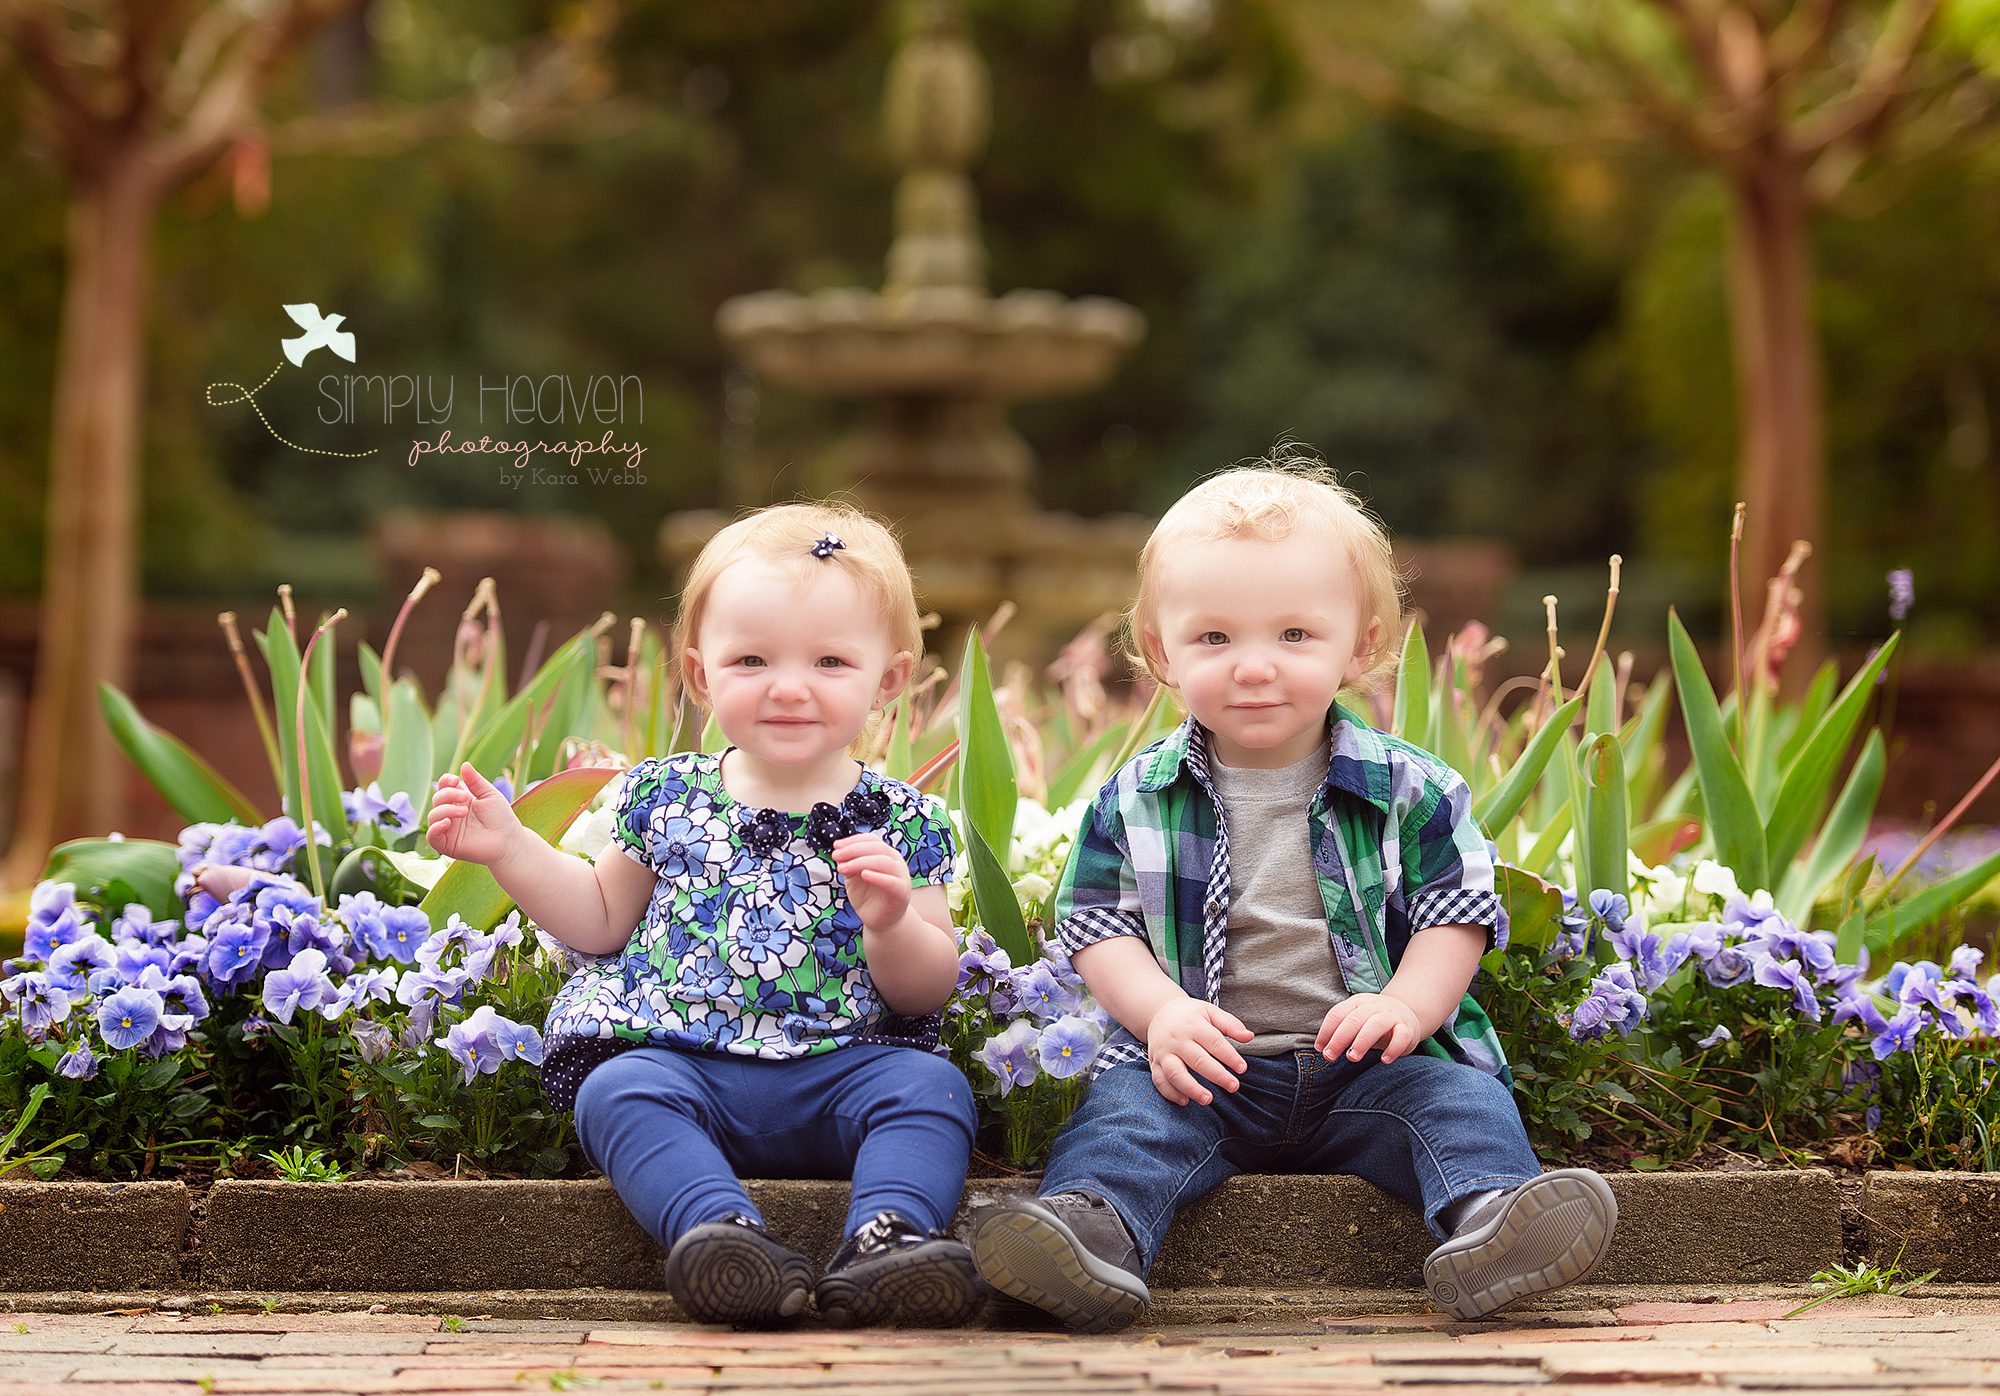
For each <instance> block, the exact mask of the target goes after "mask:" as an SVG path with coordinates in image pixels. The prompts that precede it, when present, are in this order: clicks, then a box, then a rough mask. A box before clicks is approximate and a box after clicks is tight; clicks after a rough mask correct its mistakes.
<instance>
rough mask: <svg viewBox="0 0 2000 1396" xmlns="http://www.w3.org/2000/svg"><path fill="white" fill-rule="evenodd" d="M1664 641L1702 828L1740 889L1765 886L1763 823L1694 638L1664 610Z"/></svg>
mask: <svg viewBox="0 0 2000 1396" xmlns="http://www.w3.org/2000/svg"><path fill="white" fill-rule="evenodd" d="M1667 643H1668V647H1669V649H1670V650H1671V651H1672V655H1673V667H1674V687H1675V688H1676V689H1678V690H1679V692H1680V698H1681V716H1682V718H1683V719H1684V720H1685V721H1686V723H1687V731H1688V745H1689V746H1690V747H1691V748H1692V749H1693V751H1694V768H1695V772H1696V779H1697V781H1698V782H1699V783H1700V786H1701V800H1702V808H1703V809H1704V810H1706V811H1707V813H1708V819H1707V825H1708V832H1709V837H1710V839H1711V840H1712V841H1713V842H1714V844H1715V856H1716V857H1717V858H1718V859H1719V860H1720V861H1721V862H1722V863H1723V865H1724V866H1725V867H1727V868H1729V869H1730V870H1731V871H1732V872H1734V873H1735V874H1736V878H1737V881H1738V883H1739V884H1740V885H1741V886H1742V888H1743V890H1744V891H1746V892H1748V891H1753V890H1755V889H1757V888H1760V887H1768V886H1769V885H1770V879H1769V878H1768V877H1767V875H1766V873H1765V858H1764V822H1763V820H1762V819H1761V818H1760V817H1759V816H1758V813H1757V803H1756V801H1755V800H1754V799H1752V798H1751V795H1750V785H1749V782H1748V781H1746V780H1745V779H1744V777H1743V767H1742V766H1741V765H1740V764H1738V762H1737V760H1736V753H1735V752H1733V751H1731V750H1730V749H1729V741H1728V739H1727V738H1726V737H1725V736H1724V735H1723V732H1722V717H1721V714H1720V712H1719V711H1718V710H1717V708H1716V702H1715V689H1714V688H1713V687H1711V686H1710V685H1709V682H1708V673H1707V671H1706V670H1705V669H1703V668H1702V666H1701V657H1700V655H1698V654H1697V653H1696V652H1695V648H1694V641H1693V640H1691V639H1689V638H1688V633H1687V628H1686V627H1685V626H1683V625H1682V624H1681V619H1680V616H1679V615H1677V614H1676V613H1674V612H1673V611H1671V610H1670V611H1668V612H1667Z"/></svg>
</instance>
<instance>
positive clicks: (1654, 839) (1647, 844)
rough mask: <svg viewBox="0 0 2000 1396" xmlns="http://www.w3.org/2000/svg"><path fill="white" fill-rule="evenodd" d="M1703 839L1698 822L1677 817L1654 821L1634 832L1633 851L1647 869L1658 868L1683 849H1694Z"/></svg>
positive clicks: (1642, 825)
mask: <svg viewBox="0 0 2000 1396" xmlns="http://www.w3.org/2000/svg"><path fill="white" fill-rule="evenodd" d="M1700 837H1701V824H1700V822H1699V821H1697V820H1693V819H1687V818H1682V817H1676V818H1673V819H1654V820H1649V821H1648V822H1646V823H1644V824H1641V825H1640V826H1639V827H1638V828H1636V829H1634V830H1633V831H1632V839H1631V841H1632V851H1633V852H1634V853H1636V854H1638V855H1639V861H1640V862H1642V863H1644V864H1645V865H1646V866H1647V867H1650V868H1656V867H1659V866H1660V865H1661V864H1663V863H1665V862H1666V861H1667V859H1669V858H1671V857H1673V856H1674V855H1675V854H1676V853H1678V852H1680V851H1681V850H1682V849H1683V848H1692V847H1693V846H1694V843H1695V840H1697V839H1699V838H1700Z"/></svg>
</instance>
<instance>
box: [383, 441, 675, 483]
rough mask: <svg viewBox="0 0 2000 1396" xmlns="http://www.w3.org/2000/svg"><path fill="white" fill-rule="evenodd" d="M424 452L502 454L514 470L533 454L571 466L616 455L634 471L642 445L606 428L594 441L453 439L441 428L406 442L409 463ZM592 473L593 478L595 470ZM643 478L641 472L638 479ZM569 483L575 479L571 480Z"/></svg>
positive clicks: (643, 453)
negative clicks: (432, 438) (433, 436)
mask: <svg viewBox="0 0 2000 1396" xmlns="http://www.w3.org/2000/svg"><path fill="white" fill-rule="evenodd" d="M424 456H506V457H509V459H508V460H507V461H506V462H505V464H507V465H510V466H512V467H513V468H514V469H515V470H525V469H527V468H528V466H529V464H530V463H532V462H534V461H535V460H536V458H537V457H542V458H544V459H545V460H550V461H552V460H561V459H564V458H567V459H568V461H569V464H570V468H571V469H575V468H576V467H577V466H579V465H581V464H582V463H583V459H584V457H585V456H602V457H620V458H622V461H621V465H622V468H623V469H624V470H626V471H628V472H637V470H638V469H639V463H640V461H642V460H644V459H645V456H646V448H645V447H644V446H641V445H640V444H639V443H638V442H636V441H616V442H614V441H613V440H612V439H611V433H610V432H608V431H607V432H605V433H604V435H603V436H602V437H601V438H599V439H598V440H596V441H496V440H495V439H494V438H492V437H490V436H482V437H480V438H479V439H478V440H477V441H475V440H473V439H472V438H471V437H467V438H466V439H465V440H463V441H453V440H452V439H451V433H450V432H448V431H441V432H439V433H438V435H437V440H435V441H426V440H424V439H423V438H422V437H419V438H417V439H416V440H415V441H412V442H411V443H410V461H409V463H410V464H411V465H415V464H416V463H417V461H418V460H419V459H420V458H421V457H424ZM592 475H593V478H595V476H596V472H592ZM643 480H644V477H643V476H641V477H640V482H643ZM569 483H571V484H574V483H576V482H575V481H573V480H572V481H569ZM600 483H602V482H600Z"/></svg>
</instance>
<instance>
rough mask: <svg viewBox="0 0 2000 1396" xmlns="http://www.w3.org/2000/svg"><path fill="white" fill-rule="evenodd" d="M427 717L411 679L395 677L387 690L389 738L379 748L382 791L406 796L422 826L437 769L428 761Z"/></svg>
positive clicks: (429, 738) (428, 735)
mask: <svg viewBox="0 0 2000 1396" xmlns="http://www.w3.org/2000/svg"><path fill="white" fill-rule="evenodd" d="M432 760H433V749H432V747H431V719H430V714H429V713H427V712H425V711H424V698H423V694H422V692H421V691H419V689H418V688H417V685H416V683H415V681H414V680H411V679H397V680H396V682H395V683H394V684H393V685H391V687H390V689H389V737H388V741H387V742H386V743H384V745H383V747H382V776H381V780H382V793H383V794H384V795H393V794H395V793H396V792H397V791H401V792H402V793H403V794H405V795H408V796H409V797H410V804H411V806H412V807H413V808H415V810H416V812H417V824H418V826H419V827H422V825H423V823H424V816H425V815H426V814H428V813H429V812H430V807H431V791H432V786H433V783H434V782H435V781H436V779H437V777H438V776H439V775H440V774H441V772H439V771H437V770H436V769H435V768H434V767H433V766H432V764H431V762H432Z"/></svg>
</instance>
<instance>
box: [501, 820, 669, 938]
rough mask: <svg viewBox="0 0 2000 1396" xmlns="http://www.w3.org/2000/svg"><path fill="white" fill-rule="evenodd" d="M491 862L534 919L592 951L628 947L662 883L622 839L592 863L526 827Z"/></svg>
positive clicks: (503, 883) (607, 846) (508, 890)
mask: <svg viewBox="0 0 2000 1396" xmlns="http://www.w3.org/2000/svg"><path fill="white" fill-rule="evenodd" d="M488 866H489V867H490V868H491V869H492V872H493V880H494V881H496V882H498V883H499V884H500V887H501V889H502V890H503V891H505V892H506V893H507V895H508V896H510V897H512V898H513V899H514V900H515V901H516V902H518V903H520V906H521V910H522V911H523V912H524V913H525V914H526V915H527V917H528V919H529V920H530V921H533V922H534V923H535V924H536V925H538V926H540V927H541V928H542V929H543V930H545V931H547V932H548V933H549V934H550V935H552V936H554V937H555V938H556V939H557V940H559V941H561V942H562V943H563V944H565V945H567V946H569V947H570V948H571V949H573V950H578V951H581V952H582V953H584V954H586V955H609V954H612V953H614V952H616V951H619V950H623V949H624V948H625V943H626V942H627V941H629V940H630V939H631V938H632V932H633V930H634V929H635V928H636V927H637V926H638V924H639V921H640V918H642V917H643V916H645V914H646V904H647V903H648V902H649V901H651V900H652V897H653V887H654V885H655V884H656V883H657V882H658V881H659V875H658V874H657V873H655V872H654V871H653V870H652V869H651V868H649V867H647V866H646V865H645V864H643V863H640V862H638V861H637V860H636V859H634V858H633V857H632V856H631V855H630V854H628V853H627V852H626V851H625V850H624V848H623V847H622V846H620V845H619V843H618V841H617V840H616V839H613V840H612V841H611V842H610V843H607V844H605V845H604V849H603V851H602V852H600V853H599V854H598V855H597V865H596V866H595V867H592V866H591V865H590V864H588V863H586V862H584V861H583V860H582V859H581V858H575V857H572V856H570V855H569V854H567V853H564V852H563V851H562V850H561V849H559V848H556V847H555V846H554V845H552V844H550V843H549V842H548V841H547V840H545V839H543V838H542V837H541V836H540V835H539V834H536V833H533V832H531V831H530V830H528V829H526V828H517V829H516V831H515V833H514V835H513V836H512V837H511V838H510V839H509V841H508V845H507V848H506V851H505V852H503V853H502V854H501V855H500V856H499V857H498V858H495V859H494V860H493V861H492V862H491V863H490V864H489V865H488Z"/></svg>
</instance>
